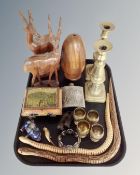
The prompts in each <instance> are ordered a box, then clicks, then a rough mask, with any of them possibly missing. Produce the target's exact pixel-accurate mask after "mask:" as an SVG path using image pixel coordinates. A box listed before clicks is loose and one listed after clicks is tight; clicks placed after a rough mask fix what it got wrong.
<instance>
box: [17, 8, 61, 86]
mask: <svg viewBox="0 0 140 175" xmlns="http://www.w3.org/2000/svg"><path fill="white" fill-rule="evenodd" d="M20 16H21V18H22V20H23V21H24V23H25V25H26V26H25V31H26V33H27V46H28V48H29V49H30V50H31V51H32V52H33V53H34V55H33V56H31V57H29V58H27V59H26V61H25V64H24V71H26V72H30V73H31V74H32V75H33V78H32V86H33V85H34V83H35V80H36V78H37V79H38V80H39V83H40V84H41V77H44V76H49V81H48V85H51V77H52V75H53V73H55V77H56V83H57V84H59V81H58V72H57V71H58V68H59V63H60V56H61V54H60V51H59V41H60V36H61V17H60V19H59V26H58V31H57V34H56V35H54V34H53V32H52V29H51V19H50V16H48V34H47V35H40V34H39V33H38V32H37V31H36V29H35V27H34V24H33V18H32V13H31V11H30V10H29V11H28V20H27V19H26V18H25V17H24V15H23V13H22V12H20Z"/></svg>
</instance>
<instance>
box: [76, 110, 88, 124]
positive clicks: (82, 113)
mask: <svg viewBox="0 0 140 175" xmlns="http://www.w3.org/2000/svg"><path fill="white" fill-rule="evenodd" d="M85 117H86V111H85V109H84V108H80V107H78V108H76V109H75V110H74V113H73V118H74V123H75V124H76V125H77V123H78V121H80V120H83V119H84V118H85Z"/></svg>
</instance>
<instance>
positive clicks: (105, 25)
mask: <svg viewBox="0 0 140 175" xmlns="http://www.w3.org/2000/svg"><path fill="white" fill-rule="evenodd" d="M99 26H100V28H101V30H102V32H101V35H100V36H101V39H102V40H104V39H108V35H109V33H110V32H111V31H113V30H114V29H115V25H114V24H112V23H111V22H102V23H101V24H100V25H99ZM97 57H98V52H94V53H93V59H94V61H95V60H96V58H97ZM93 66H94V64H87V66H86V80H90V79H91V76H92V69H93Z"/></svg>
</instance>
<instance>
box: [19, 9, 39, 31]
mask: <svg viewBox="0 0 140 175" xmlns="http://www.w3.org/2000/svg"><path fill="white" fill-rule="evenodd" d="M19 15H20V17H21V20H22V21H23V23H25V24H26V27H30V29H32V31H34V32H35V33H37V32H36V29H35V27H34V24H33V17H32V11H31V9H30V10H28V20H27V18H25V16H24V15H23V12H22V11H21V10H20V11H19Z"/></svg>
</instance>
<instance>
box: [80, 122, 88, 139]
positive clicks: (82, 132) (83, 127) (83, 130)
mask: <svg viewBox="0 0 140 175" xmlns="http://www.w3.org/2000/svg"><path fill="white" fill-rule="evenodd" d="M89 130H90V124H89V122H88V121H87V120H80V121H79V122H78V124H77V132H78V135H79V137H80V138H85V137H86V136H87V135H88V133H89Z"/></svg>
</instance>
